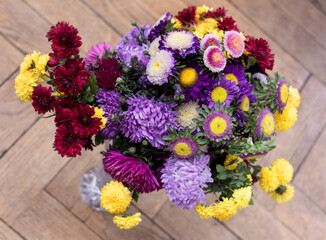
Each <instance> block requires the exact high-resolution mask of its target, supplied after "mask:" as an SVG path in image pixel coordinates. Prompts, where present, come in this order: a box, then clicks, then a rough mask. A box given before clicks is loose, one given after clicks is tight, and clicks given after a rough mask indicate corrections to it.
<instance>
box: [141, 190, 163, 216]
mask: <svg viewBox="0 0 326 240" xmlns="http://www.w3.org/2000/svg"><path fill="white" fill-rule="evenodd" d="M166 200H167V195H166V192H165V191H164V190H163V189H162V190H160V191H158V192H156V191H155V192H151V193H149V194H140V196H139V200H138V202H137V204H135V205H136V207H137V208H139V209H140V210H141V211H142V212H144V213H145V214H146V215H147V216H148V217H149V218H153V217H154V216H155V215H156V214H157V212H158V211H159V210H160V208H161V207H162V206H163V204H164V203H165V201H166Z"/></svg>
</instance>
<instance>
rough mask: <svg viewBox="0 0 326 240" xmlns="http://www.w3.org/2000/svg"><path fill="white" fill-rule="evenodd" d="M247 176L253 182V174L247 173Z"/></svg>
mask: <svg viewBox="0 0 326 240" xmlns="http://www.w3.org/2000/svg"><path fill="white" fill-rule="evenodd" d="M247 178H248V179H249V180H250V182H252V176H251V174H248V175H247Z"/></svg>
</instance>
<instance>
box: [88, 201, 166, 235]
mask: <svg viewBox="0 0 326 240" xmlns="http://www.w3.org/2000/svg"><path fill="white" fill-rule="evenodd" d="M129 209H130V211H131V212H132V213H133V214H134V213H136V212H138V210H137V209H135V208H134V207H132V206H131V207H130V208H129ZM141 218H142V221H141V223H140V224H139V225H138V226H137V227H135V228H132V229H130V230H121V229H119V228H117V226H116V225H115V224H114V223H113V221H112V220H113V215H112V214H109V213H106V212H94V213H93V214H92V215H91V216H90V218H89V219H88V220H87V221H86V224H87V225H88V226H89V227H90V228H91V229H93V230H94V231H95V232H96V233H97V234H98V235H99V236H101V237H102V238H103V239H108V240H111V239H112V240H115V239H128V240H133V239H135V240H138V239H144V240H159V239H160V240H168V239H171V237H170V236H169V235H167V234H166V233H165V232H163V231H162V230H161V229H160V228H159V227H158V226H157V225H156V224H154V223H153V222H152V221H151V220H150V219H149V218H147V217H146V216H144V215H143V214H142V215H141Z"/></svg>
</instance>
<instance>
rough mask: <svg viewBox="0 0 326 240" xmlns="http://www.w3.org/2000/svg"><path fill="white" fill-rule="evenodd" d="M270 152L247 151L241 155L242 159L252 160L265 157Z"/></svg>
mask: <svg viewBox="0 0 326 240" xmlns="http://www.w3.org/2000/svg"><path fill="white" fill-rule="evenodd" d="M267 153H268V152H256V153H246V154H242V155H240V156H239V157H240V158H242V159H246V160H250V159H256V158H261V157H265V156H266V155H267Z"/></svg>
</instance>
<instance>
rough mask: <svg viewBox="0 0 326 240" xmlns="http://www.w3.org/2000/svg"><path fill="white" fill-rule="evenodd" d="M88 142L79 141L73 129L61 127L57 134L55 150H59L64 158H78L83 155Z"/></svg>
mask: <svg viewBox="0 0 326 240" xmlns="http://www.w3.org/2000/svg"><path fill="white" fill-rule="evenodd" d="M85 143H86V141H85V140H82V139H79V137H78V135H77V134H75V133H74V130H73V128H72V127H71V126H70V127H69V126H66V125H60V126H59V127H58V128H57V131H56V133H55V140H54V144H53V148H54V149H55V150H57V151H58V152H59V153H60V154H61V156H62V157H64V156H67V157H76V155H77V154H78V155H80V154H81V148H82V146H83V145H85Z"/></svg>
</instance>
